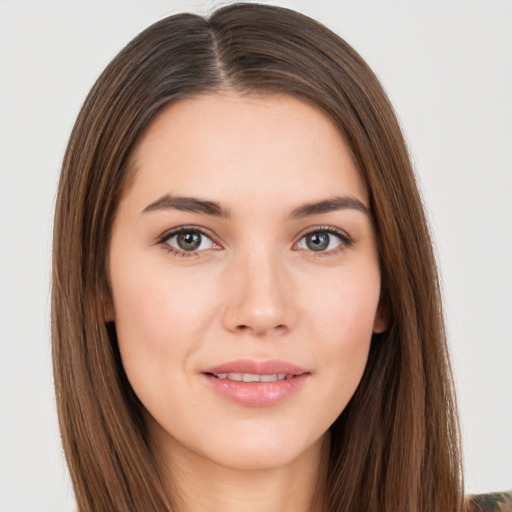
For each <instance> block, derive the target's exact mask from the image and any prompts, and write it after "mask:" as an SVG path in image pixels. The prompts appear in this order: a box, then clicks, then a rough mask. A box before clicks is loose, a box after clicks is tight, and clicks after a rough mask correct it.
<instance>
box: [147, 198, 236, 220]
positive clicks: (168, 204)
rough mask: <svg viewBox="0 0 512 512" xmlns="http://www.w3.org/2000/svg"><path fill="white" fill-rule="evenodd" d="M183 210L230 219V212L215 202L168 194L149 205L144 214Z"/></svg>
mask: <svg viewBox="0 0 512 512" xmlns="http://www.w3.org/2000/svg"><path fill="white" fill-rule="evenodd" d="M169 209H173V210H181V211H184V212H194V213H205V214H206V215H213V216H215V217H224V218H228V217H229V212H228V211H227V210H225V209H224V208H222V206H221V205H220V204H219V203H216V202H215V201H206V200H204V199H197V198H195V197H176V196H171V195H170V194H166V195H165V196H162V197H161V198H160V199H157V200H156V201H154V202H153V203H151V204H148V205H147V206H146V208H144V210H142V212H143V213H147V212H153V211H156V210H169Z"/></svg>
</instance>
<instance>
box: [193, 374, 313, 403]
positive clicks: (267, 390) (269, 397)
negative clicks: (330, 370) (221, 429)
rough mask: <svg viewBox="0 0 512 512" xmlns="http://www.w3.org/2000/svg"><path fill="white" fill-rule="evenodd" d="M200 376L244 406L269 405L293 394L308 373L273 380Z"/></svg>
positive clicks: (217, 390) (226, 396)
mask: <svg viewBox="0 0 512 512" xmlns="http://www.w3.org/2000/svg"><path fill="white" fill-rule="evenodd" d="M202 376H203V377H204V378H205V380H206V381H207V382H208V384H209V385H210V386H211V387H212V388H213V390H214V391H216V392H217V393H219V394H220V395H222V396H223V397H225V398H227V399H228V400H231V401H232V402H236V403H238V404H240V405H245V406H246V407H271V406H273V405H278V404H280V403H282V402H284V401H285V400H286V399H287V398H289V397H290V396H292V395H293V394H295V393H296V392H297V391H298V390H299V389H300V388H301V387H302V386H303V385H304V383H305V382H306V379H307V378H308V376H309V374H308V373H304V374H302V375H297V376H295V377H292V378H291V379H285V380H278V381H275V382H238V381H235V380H229V379H218V378H216V377H213V376H212V375H208V374H204V373H203V374H202Z"/></svg>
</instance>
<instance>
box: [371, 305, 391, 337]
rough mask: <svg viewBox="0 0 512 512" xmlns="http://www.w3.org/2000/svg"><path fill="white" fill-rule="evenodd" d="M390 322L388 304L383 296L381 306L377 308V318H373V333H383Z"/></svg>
mask: <svg viewBox="0 0 512 512" xmlns="http://www.w3.org/2000/svg"><path fill="white" fill-rule="evenodd" d="M388 324H389V312H388V304H387V302H386V301H385V300H383V299H382V298H381V300H380V302H379V306H378V308H377V313H376V314H375V319H374V320H373V333H374V334H381V333H383V332H384V331H385V330H386V329H387V328H388Z"/></svg>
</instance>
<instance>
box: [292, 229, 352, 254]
mask: <svg viewBox="0 0 512 512" xmlns="http://www.w3.org/2000/svg"><path fill="white" fill-rule="evenodd" d="M341 244H342V240H341V237H340V236H339V235H336V234H334V233H329V232H328V231H313V232H312V233H308V234H307V235H305V236H303V237H302V238H301V240H300V241H299V243H298V245H297V247H298V248H299V249H306V250H308V251H315V252H323V251H330V250H332V249H336V248H337V247H339V246H340V245H341Z"/></svg>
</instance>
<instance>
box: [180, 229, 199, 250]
mask: <svg viewBox="0 0 512 512" xmlns="http://www.w3.org/2000/svg"><path fill="white" fill-rule="evenodd" d="M177 241H178V245H179V246H180V249H183V250H184V251H193V250H195V249H197V248H198V247H199V246H200V245H201V235H200V234H199V233H180V234H179V235H178V238H177Z"/></svg>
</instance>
